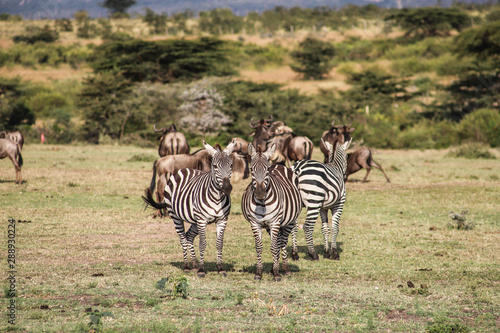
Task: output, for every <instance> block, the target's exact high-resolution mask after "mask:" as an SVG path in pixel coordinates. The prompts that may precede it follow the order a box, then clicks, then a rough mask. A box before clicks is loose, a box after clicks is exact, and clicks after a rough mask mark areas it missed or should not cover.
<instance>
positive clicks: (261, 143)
mask: <svg viewBox="0 0 500 333" xmlns="http://www.w3.org/2000/svg"><path fill="white" fill-rule="evenodd" d="M272 120H273V117H272V116H271V118H270V119H261V120H260V121H259V122H254V121H253V117H252V119H250V124H249V125H250V127H251V128H253V129H254V131H253V132H252V133H251V134H250V136H253V141H252V144H253V146H254V147H260V149H261V151H264V150H266V140H267V139H269V138H270V137H271V136H272V133H271V132H270V127H271V125H272V123H271V121H272Z"/></svg>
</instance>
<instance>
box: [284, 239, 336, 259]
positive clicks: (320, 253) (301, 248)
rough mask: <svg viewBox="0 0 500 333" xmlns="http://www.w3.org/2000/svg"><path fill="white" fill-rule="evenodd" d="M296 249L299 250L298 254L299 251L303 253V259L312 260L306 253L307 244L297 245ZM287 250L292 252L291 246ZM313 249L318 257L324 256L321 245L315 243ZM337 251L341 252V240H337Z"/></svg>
mask: <svg viewBox="0 0 500 333" xmlns="http://www.w3.org/2000/svg"><path fill="white" fill-rule="evenodd" d="M297 250H298V251H299V255H300V253H303V254H304V256H302V258H303V259H306V260H312V259H311V257H310V256H309V255H308V254H307V245H302V246H297ZM288 251H289V253H292V249H291V248H290V249H289V250H288ZM314 251H316V254H317V255H318V256H320V257H324V255H325V251H324V249H323V245H315V246H314ZM337 252H338V253H339V255H340V254H341V253H342V252H343V250H342V242H337Z"/></svg>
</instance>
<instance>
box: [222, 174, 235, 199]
mask: <svg viewBox="0 0 500 333" xmlns="http://www.w3.org/2000/svg"><path fill="white" fill-rule="evenodd" d="M232 190H233V185H231V181H230V180H229V178H227V177H226V178H222V192H224V194H225V195H227V196H229V195H230V194H231V191H232Z"/></svg>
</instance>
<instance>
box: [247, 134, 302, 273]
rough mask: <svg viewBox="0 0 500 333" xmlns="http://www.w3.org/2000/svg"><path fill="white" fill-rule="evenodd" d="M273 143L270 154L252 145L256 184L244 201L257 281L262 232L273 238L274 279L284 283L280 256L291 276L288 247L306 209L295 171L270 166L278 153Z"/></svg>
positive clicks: (253, 181)
mask: <svg viewBox="0 0 500 333" xmlns="http://www.w3.org/2000/svg"><path fill="white" fill-rule="evenodd" d="M275 149H276V146H275V145H274V144H273V145H272V146H271V147H270V148H269V149H268V150H266V152H264V153H262V152H260V148H259V152H256V150H255V148H254V146H253V145H252V144H249V145H248V153H249V154H250V156H251V157H252V161H251V164H250V165H251V171H252V182H251V183H250V185H248V187H247V189H246V190H245V192H244V193H243V197H242V199H241V210H242V212H243V216H245V219H247V220H248V221H249V222H250V225H251V227H252V231H253V236H254V238H255V249H256V251H257V272H256V274H255V279H258V280H260V279H261V278H262V269H263V265H262V229H263V228H264V229H266V230H267V232H268V233H269V234H270V236H271V253H272V254H273V274H274V280H275V281H280V280H281V276H280V274H279V257H280V252H281V255H282V258H283V270H284V271H285V274H287V275H288V274H290V273H291V272H290V267H289V264H288V255H287V250H286V246H287V243H288V236H289V235H290V232H291V231H292V230H293V228H294V227H295V226H296V224H297V218H298V217H299V215H300V211H301V209H302V202H301V199H300V192H299V190H298V179H297V177H296V176H295V174H294V173H293V172H292V170H290V169H288V168H286V167H284V166H282V165H273V166H270V163H269V157H270V156H272V155H273V154H274V150H275Z"/></svg>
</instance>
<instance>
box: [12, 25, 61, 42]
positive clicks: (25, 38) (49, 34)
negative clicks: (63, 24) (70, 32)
mask: <svg viewBox="0 0 500 333" xmlns="http://www.w3.org/2000/svg"><path fill="white" fill-rule="evenodd" d="M57 39H59V33H58V32H57V31H56V30H51V29H50V27H49V26H48V25H45V27H43V28H40V27H36V26H29V27H26V33H25V34H24V35H16V36H14V37H12V41H13V42H14V43H21V42H24V43H27V44H35V43H36V42H44V43H53V42H55V41H56V40H57Z"/></svg>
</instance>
